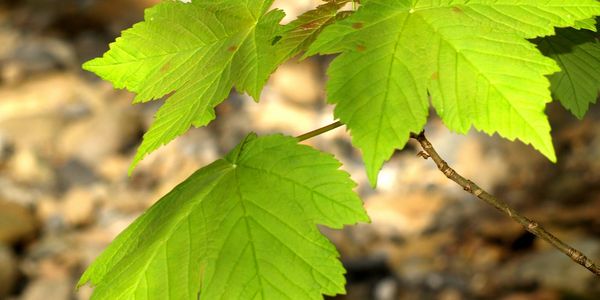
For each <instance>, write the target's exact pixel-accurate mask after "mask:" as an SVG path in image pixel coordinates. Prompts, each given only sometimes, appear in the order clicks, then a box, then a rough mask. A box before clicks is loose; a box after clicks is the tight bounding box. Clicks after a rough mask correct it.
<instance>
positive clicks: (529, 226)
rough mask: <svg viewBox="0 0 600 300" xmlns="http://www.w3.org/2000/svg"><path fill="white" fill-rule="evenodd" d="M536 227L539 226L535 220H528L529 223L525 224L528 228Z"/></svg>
mask: <svg viewBox="0 0 600 300" xmlns="http://www.w3.org/2000/svg"><path fill="white" fill-rule="evenodd" d="M538 227H540V225H539V224H538V223H536V222H529V225H527V228H528V229H529V230H534V229H536V228H538Z"/></svg>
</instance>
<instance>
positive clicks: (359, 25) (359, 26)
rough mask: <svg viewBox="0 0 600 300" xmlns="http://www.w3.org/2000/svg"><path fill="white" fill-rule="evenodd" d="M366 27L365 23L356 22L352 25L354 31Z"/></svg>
mask: <svg viewBox="0 0 600 300" xmlns="http://www.w3.org/2000/svg"><path fill="white" fill-rule="evenodd" d="M364 26H365V24H364V23H363V22H356V23H354V24H352V28H354V29H361V28H363V27H364Z"/></svg>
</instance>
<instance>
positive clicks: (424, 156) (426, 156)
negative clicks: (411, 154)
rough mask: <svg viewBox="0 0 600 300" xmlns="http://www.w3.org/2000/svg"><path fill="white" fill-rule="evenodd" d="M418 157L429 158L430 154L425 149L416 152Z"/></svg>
mask: <svg viewBox="0 0 600 300" xmlns="http://www.w3.org/2000/svg"><path fill="white" fill-rule="evenodd" d="M417 156H418V157H422V158H423V159H425V160H427V159H428V158H430V157H431V156H430V155H429V154H427V152H425V151H419V153H417Z"/></svg>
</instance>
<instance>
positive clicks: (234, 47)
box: [227, 45, 238, 52]
mask: <svg viewBox="0 0 600 300" xmlns="http://www.w3.org/2000/svg"><path fill="white" fill-rule="evenodd" d="M237 48H238V47H237V46H236V45H232V46H229V48H227V51H229V52H234V51H235V50H237Z"/></svg>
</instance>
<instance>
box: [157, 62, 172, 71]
mask: <svg viewBox="0 0 600 300" xmlns="http://www.w3.org/2000/svg"><path fill="white" fill-rule="evenodd" d="M169 70H171V63H170V62H167V63H166V64H164V65H163V66H162V67H161V68H160V72H161V73H167V72H169Z"/></svg>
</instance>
